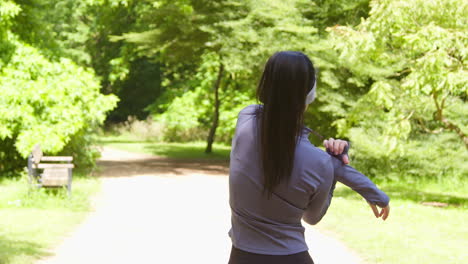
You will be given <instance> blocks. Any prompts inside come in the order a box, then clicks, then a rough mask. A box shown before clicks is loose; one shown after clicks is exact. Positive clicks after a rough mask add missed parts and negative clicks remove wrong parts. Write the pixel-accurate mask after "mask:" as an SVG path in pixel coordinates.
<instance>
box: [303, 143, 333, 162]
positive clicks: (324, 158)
mask: <svg viewBox="0 0 468 264" xmlns="http://www.w3.org/2000/svg"><path fill="white" fill-rule="evenodd" d="M296 160H297V161H298V162H302V163H303V165H304V166H306V167H309V166H310V167H321V168H330V167H331V165H332V164H331V156H330V155H329V154H328V153H327V152H325V151H323V150H322V149H320V148H318V147H316V146H315V145H313V144H312V143H310V141H309V140H308V139H305V140H304V139H301V140H299V144H298V146H297V152H296Z"/></svg>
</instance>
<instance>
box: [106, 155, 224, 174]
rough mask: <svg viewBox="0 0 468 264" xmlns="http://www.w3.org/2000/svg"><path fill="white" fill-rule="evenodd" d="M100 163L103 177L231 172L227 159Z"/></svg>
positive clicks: (110, 161) (142, 160)
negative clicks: (214, 160)
mask: <svg viewBox="0 0 468 264" xmlns="http://www.w3.org/2000/svg"><path fill="white" fill-rule="evenodd" d="M98 165H99V166H100V167H101V168H102V172H101V173H99V175H100V176H102V177H129V176H136V175H148V174H152V175H155V174H156V175H158V174H169V175H172V176H174V175H175V176H184V175H185V176H186V175H190V174H191V173H203V174H207V175H224V176H227V175H228V174H229V163H228V162H225V161H218V162H213V161H206V160H185V159H184V160H176V159H167V158H144V159H138V160H130V161H125V160H101V161H99V162H98Z"/></svg>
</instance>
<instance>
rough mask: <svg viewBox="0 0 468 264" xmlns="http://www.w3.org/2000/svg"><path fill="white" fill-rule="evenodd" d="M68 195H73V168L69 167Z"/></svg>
mask: <svg viewBox="0 0 468 264" xmlns="http://www.w3.org/2000/svg"><path fill="white" fill-rule="evenodd" d="M67 189H68V196H69V197H71V189H72V169H68V185H67Z"/></svg>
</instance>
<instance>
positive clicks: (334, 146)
mask: <svg viewBox="0 0 468 264" xmlns="http://www.w3.org/2000/svg"><path fill="white" fill-rule="evenodd" d="M323 145H324V146H325V149H327V150H328V151H329V152H331V153H333V154H334V155H340V154H342V153H343V152H344V150H345V148H346V147H347V146H348V142H347V141H344V140H341V139H334V138H329V139H325V140H324V141H323ZM341 158H342V161H343V163H344V164H349V157H348V155H343V156H342V157H341Z"/></svg>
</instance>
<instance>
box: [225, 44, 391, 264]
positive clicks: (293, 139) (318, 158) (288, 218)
mask: <svg viewBox="0 0 468 264" xmlns="http://www.w3.org/2000/svg"><path fill="white" fill-rule="evenodd" d="M315 87H316V78H315V69H314V67H313V65H312V63H311V61H310V60H309V58H308V57H307V56H306V55H304V54H302V53H300V52H291V51H285V52H278V53H276V54H274V55H273V56H272V57H271V58H270V59H269V60H268V62H267V64H266V65H265V69H264V72H263V75H262V78H261V80H260V83H259V85H258V88H257V98H258V100H259V101H260V102H261V103H262V105H250V106H248V107H246V108H244V109H243V110H242V111H241V112H240V113H239V117H238V120H237V125H236V133H235V136H234V139H233V141H232V151H231V163H230V175H229V194H230V199H229V200H230V206H231V213H232V217H231V222H232V228H231V230H230V231H229V236H230V237H231V240H232V244H233V247H232V251H231V256H230V260H229V263H230V264H241V263H242V264H248V263H252V264H262V263H268V264H275V263H285V264H286V263H288V264H289V263H292V264H306V263H307V264H309V263H313V261H312V259H311V257H310V255H309V253H308V247H307V245H306V243H305V239H304V227H303V226H302V224H301V219H304V221H305V222H307V223H308V224H311V225H315V224H317V223H318V222H319V221H320V220H321V219H322V217H323V216H324V215H325V213H326V211H327V209H328V207H329V205H330V201H331V198H332V194H333V190H334V188H335V183H336V181H340V182H342V183H343V184H345V185H347V186H349V187H351V188H352V189H353V190H354V191H356V192H358V193H359V194H360V195H362V196H363V197H364V198H365V199H366V200H367V202H368V203H369V204H370V205H371V207H372V209H373V211H374V214H375V216H376V217H380V216H382V217H383V219H384V220H385V219H386V218H387V216H388V213H389V206H388V204H389V198H388V196H387V195H386V194H385V193H384V192H382V191H381V190H379V189H378V188H377V187H376V186H375V184H374V183H373V182H372V181H370V180H369V179H368V178H367V177H366V176H364V175H363V174H361V173H360V172H358V171H357V170H355V169H354V168H353V167H351V166H349V165H345V164H343V163H347V156H344V157H343V159H344V160H343V161H342V160H339V159H338V158H336V157H340V154H342V153H343V150H344V149H345V147H346V144H347V143H346V142H345V141H340V140H333V139H330V140H329V141H325V142H324V144H325V146H326V147H327V149H328V150H329V153H330V154H328V153H326V152H324V151H322V150H321V149H319V148H317V147H315V146H314V145H312V144H311V143H310V142H309V140H308V138H307V137H308V133H309V132H310V131H311V130H310V129H308V128H305V127H304V126H303V116H304V111H305V110H306V108H307V105H308V104H310V103H311V102H312V101H313V100H314V98H315V93H316V92H315V90H316V88H315ZM333 156H335V157H333ZM375 205H377V206H379V207H381V208H383V209H382V211H381V212H380V213H379V212H378V211H377V208H376V207H375Z"/></svg>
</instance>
